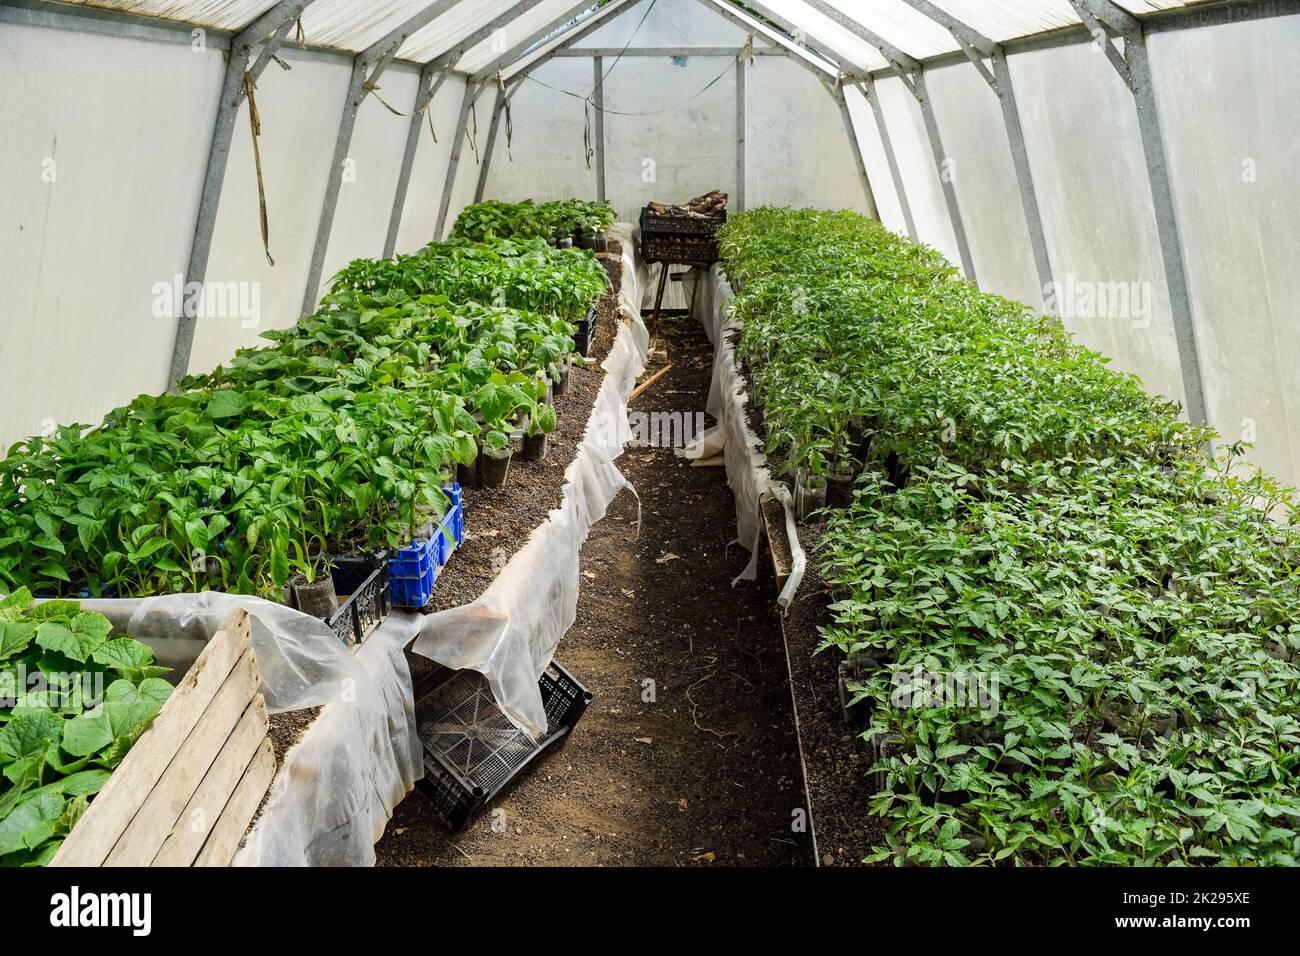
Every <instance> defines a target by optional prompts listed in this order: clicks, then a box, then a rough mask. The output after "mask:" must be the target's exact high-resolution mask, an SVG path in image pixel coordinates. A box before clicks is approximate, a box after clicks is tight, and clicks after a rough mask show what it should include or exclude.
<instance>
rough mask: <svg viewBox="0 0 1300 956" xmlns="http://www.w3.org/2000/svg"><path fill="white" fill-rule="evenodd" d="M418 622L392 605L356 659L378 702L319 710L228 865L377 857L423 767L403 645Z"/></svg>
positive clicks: (365, 861)
mask: <svg viewBox="0 0 1300 956" xmlns="http://www.w3.org/2000/svg"><path fill="white" fill-rule="evenodd" d="M420 621H421V618H420V617H419V615H416V614H409V613H395V614H393V615H391V616H390V617H389V618H388V620H386V621H385V622H384V623H383V625H381V626H380V627H379V628H378V629H377V630H375V631H374V633H372V634H371V635H370V637H369V638H368V639H367V640H366V642H365V643H364V644H363V645H361V648H360V649H359V650H358V651H357V653H356V656H355V663H356V664H357V665H358V667H359V668H360V669H361V670H362V674H363V679H364V680H365V682H366V683H367V684H368V687H369V689H370V691H371V693H372V694H373V695H374V696H375V698H376V702H377V704H378V706H377V707H375V708H363V707H358V706H356V705H353V704H349V703H347V702H346V699H344V700H336V701H335V702H333V703H330V704H327V705H326V706H325V707H324V708H323V709H322V710H321V714H320V716H319V717H318V718H317V719H316V720H315V722H313V723H312V725H311V726H310V727H309V728H308V729H307V732H306V733H304V734H303V736H302V739H301V740H300V741H299V742H298V743H297V745H296V746H294V747H293V749H291V750H290V751H289V753H288V754H287V755H286V756H285V761H284V765H283V766H282V767H281V768H280V772H279V773H278V774H276V777H275V780H274V781H272V784H271V792H270V795H269V797H268V798H267V801H266V806H265V807H264V808H263V810H262V815H261V817H260V818H259V819H258V821H257V823H256V824H255V825H254V827H253V829H252V831H251V832H250V833H249V834H248V839H247V841H246V842H245V844H244V848H243V849H242V850H240V851H239V854H238V855H237V856H236V857H235V859H234V861H233V864H232V865H234V866H373V865H374V863H375V843H376V842H377V841H378V840H379V837H380V836H382V835H383V832H384V827H385V826H386V825H387V823H388V821H389V819H390V818H391V817H392V815H393V808H395V807H396V806H397V804H398V803H400V802H401V800H402V798H403V797H405V796H406V795H407V794H408V793H410V791H411V788H412V787H414V786H415V781H416V780H418V779H419V778H420V777H421V776H423V774H424V764H423V754H422V752H421V746H420V739H419V737H418V736H416V732H415V699H414V696H413V693H412V688H411V672H410V669H409V668H408V667H407V664H406V655H405V654H404V653H403V648H404V647H405V646H406V644H407V643H408V642H409V641H410V640H411V638H412V637H413V636H414V634H415V632H416V631H417V630H418V628H419V626H420ZM335 644H338V642H337V641H335ZM349 656H351V655H349Z"/></svg>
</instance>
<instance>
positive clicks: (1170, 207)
mask: <svg viewBox="0 0 1300 956" xmlns="http://www.w3.org/2000/svg"><path fill="white" fill-rule="evenodd" d="M1070 5H1071V6H1073V7H1074V9H1075V12H1076V13H1078V15H1079V19H1080V20H1082V21H1083V23H1084V25H1085V26H1087V27H1088V28H1089V29H1090V30H1093V29H1100V30H1101V31H1102V32H1103V34H1104V37H1101V38H1099V39H1102V41H1103V46H1104V47H1105V48H1106V53H1107V56H1108V57H1109V58H1110V60H1111V63H1112V64H1114V65H1115V69H1116V72H1117V73H1118V74H1119V75H1120V78H1121V79H1122V80H1124V82H1125V84H1126V85H1127V86H1128V88H1129V90H1131V91H1132V93H1133V101H1134V105H1135V107H1136V108H1137V118H1138V129H1139V132H1140V133H1141V137H1142V151H1143V154H1144V156H1145V159H1146V167H1147V180H1148V183H1149V185H1150V188H1151V200H1152V204H1153V206H1154V207H1155V217H1156V234H1157V237H1158V238H1159V241H1160V256H1161V259H1162V260H1163V262H1164V269H1165V285H1166V287H1167V289H1168V292H1169V306H1170V311H1171V312H1172V314H1173V322H1174V339H1175V342H1176V343H1177V346H1178V364H1179V369H1180V371H1181V373H1182V379H1183V392H1184V396H1185V398H1186V405H1187V417H1188V419H1189V420H1190V421H1191V422H1192V423H1193V424H1196V425H1204V424H1207V423H1208V422H1209V408H1208V405H1207V403H1206V398H1205V379H1204V375H1203V373H1202V369H1201V356H1200V343H1199V341H1198V337H1197V333H1196V321H1195V316H1194V314H1193V310H1192V298H1191V290H1190V288H1189V287H1188V284H1187V266H1186V263H1185V262H1184V261H1183V245H1182V236H1181V232H1180V229H1179V225H1178V213H1177V208H1176V207H1175V205H1174V193H1173V183H1172V181H1171V180H1170V176H1169V160H1168V154H1167V152H1166V149H1165V142H1164V134H1163V132H1162V131H1161V129H1160V109H1159V103H1158V101H1157V98H1156V95H1155V87H1154V83H1153V79H1152V73H1151V61H1150V60H1149V58H1148V55H1147V45H1146V29H1145V27H1144V26H1143V24H1142V21H1141V20H1139V19H1137V17H1134V16H1133V15H1132V14H1130V13H1129V12H1128V11H1127V10H1124V9H1123V8H1121V7H1119V6H1118V5H1116V4H1115V3H1113V2H1112V0H1070ZM1112 35H1118V36H1120V37H1122V38H1123V40H1124V49H1123V52H1122V53H1121V52H1120V51H1119V50H1118V49H1117V48H1116V46H1115V44H1114V43H1112V42H1111V40H1110V37H1111V36H1112Z"/></svg>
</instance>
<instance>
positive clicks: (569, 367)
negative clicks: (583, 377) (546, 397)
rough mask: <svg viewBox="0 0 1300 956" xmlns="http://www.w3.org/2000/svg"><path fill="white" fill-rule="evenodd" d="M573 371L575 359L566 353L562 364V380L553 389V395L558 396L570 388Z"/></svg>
mask: <svg viewBox="0 0 1300 956" xmlns="http://www.w3.org/2000/svg"><path fill="white" fill-rule="evenodd" d="M572 372H573V359H572V358H570V357H569V356H567V355H566V356H565V357H564V361H563V362H562V363H561V364H560V380H559V381H558V382H556V383H555V385H554V386H553V387H552V389H551V394H552V396H553V397H555V398H558V397H560V396H561V395H563V394H564V393H565V392H567V391H568V390H569V378H570V374H571V373H572Z"/></svg>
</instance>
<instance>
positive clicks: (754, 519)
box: [687, 265, 807, 608]
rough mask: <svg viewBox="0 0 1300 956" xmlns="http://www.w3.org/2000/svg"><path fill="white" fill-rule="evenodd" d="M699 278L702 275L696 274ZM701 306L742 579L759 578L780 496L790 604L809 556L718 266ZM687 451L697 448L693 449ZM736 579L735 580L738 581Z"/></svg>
mask: <svg viewBox="0 0 1300 956" xmlns="http://www.w3.org/2000/svg"><path fill="white" fill-rule="evenodd" d="M695 274H696V276H697V277H698V276H699V275H700V274H699V273H698V272H696V273H695ZM697 282H699V283H700V287H699V288H698V289H697V291H696V296H695V308H696V314H697V317H698V318H699V319H700V321H701V322H702V323H703V324H704V330H705V332H706V333H707V334H708V336H709V341H710V342H712V343H713V347H714V353H713V381H712V383H711V385H710V386H709V402H708V412H709V414H710V415H712V416H713V417H714V418H715V419H716V420H717V423H718V424H717V426H716V429H710V433H706V435H705V437H704V439H702V440H703V441H704V443H705V444H706V446H707V445H716V444H717V438H718V435H720V436H721V438H722V442H721V444H722V447H723V448H724V449H725V451H726V463H727V484H728V485H729V486H730V487H731V491H732V494H734V495H735V497H736V529H737V540H739V542H740V543H741V544H742V545H743V546H744V547H746V548H748V549H749V565H748V566H747V567H746V568H745V570H744V571H742V572H741V574H740V576H739V577H738V578H737V579H736V580H737V581H741V580H746V581H752V580H754V579H755V578H757V577H758V557H759V545H760V544H762V540H763V511H762V507H763V502H764V501H765V500H766V499H768V498H776V499H777V500H779V501H780V502H781V505H782V507H783V508H784V510H785V525H786V527H785V533H786V537H787V538H788V539H789V543H790V554H791V570H790V577H789V578H788V579H787V581H786V584H785V587H784V588H783V589H782V590H781V594H780V595H779V596H778V597H777V604H778V605H779V606H780V607H782V608H788V607H789V606H790V603H791V602H792V601H793V600H794V595H795V592H796V591H798V589H799V585H800V583H801V582H802V581H803V574H804V568H805V567H806V565H807V557H806V555H805V554H804V551H803V548H802V547H800V545H799V535H798V533H797V532H796V530H795V521H794V502H793V501H792V499H791V497H790V491H789V489H788V488H786V486H785V485H784V484H782V483H781V482H779V481H774V480H773V479H772V475H771V473H770V472H769V471H768V469H767V456H766V455H765V454H764V453H763V450H762V443H761V442H760V441H759V438H758V436H757V435H755V434H754V431H753V429H751V428H750V427H749V421H748V419H747V417H746V414H745V408H746V406H747V405H748V404H749V398H748V391H747V388H746V385H745V380H744V378H743V377H742V376H741V373H740V369H739V367H738V365H737V363H736V352H735V345H734V334H733V333H737V332H738V331H739V329H740V325H741V323H740V322H738V321H737V320H736V319H735V318H734V317H733V316H732V314H731V298H732V294H733V293H732V289H731V283H730V282H729V281H728V280H727V278H726V276H725V275H724V274H723V272H722V267H721V266H718V265H715V266H713V268H712V269H710V270H709V272H708V274H707V275H706V276H705V277H704V278H703V279H698V278H697ZM687 454H688V455H690V454H691V451H690V450H689V449H688V451H687ZM733 583H734V582H733Z"/></svg>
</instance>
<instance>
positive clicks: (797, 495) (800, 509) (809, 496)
mask: <svg viewBox="0 0 1300 956" xmlns="http://www.w3.org/2000/svg"><path fill="white" fill-rule="evenodd" d="M826 489H827V485H826V479H825V478H823V477H822V476H821V475H814V474H810V473H809V472H806V471H800V472H799V475H798V477H797V479H796V480H795V485H794V510H795V518H796V519H797V520H798V521H799V523H800V524H803V523H804V522H806V521H808V519H809V518H811V517H812V516H813V514H815V513H816V512H818V511H821V510H822V509H823V508H825V507H826Z"/></svg>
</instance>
